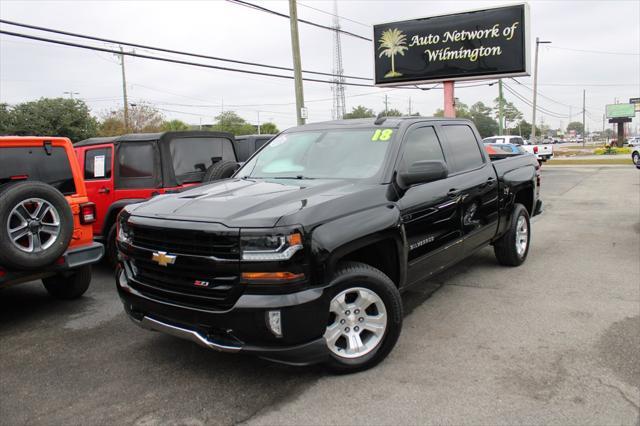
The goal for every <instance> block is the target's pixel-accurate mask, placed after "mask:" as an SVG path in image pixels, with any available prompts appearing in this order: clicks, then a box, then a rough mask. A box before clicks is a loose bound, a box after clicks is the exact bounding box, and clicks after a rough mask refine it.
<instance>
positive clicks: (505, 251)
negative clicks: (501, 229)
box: [493, 203, 531, 266]
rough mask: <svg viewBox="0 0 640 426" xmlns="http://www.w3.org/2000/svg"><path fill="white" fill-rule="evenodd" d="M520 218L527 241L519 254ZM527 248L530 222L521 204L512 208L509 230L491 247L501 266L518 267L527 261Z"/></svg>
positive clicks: (529, 245) (529, 243)
mask: <svg viewBox="0 0 640 426" xmlns="http://www.w3.org/2000/svg"><path fill="white" fill-rule="evenodd" d="M521 217H522V218H524V219H523V220H524V223H526V227H527V229H526V235H527V241H526V247H525V248H524V250H523V251H521V252H519V251H518V247H517V246H518V241H517V240H519V238H518V221H519V220H520V218H521ZM529 247H531V222H530V220H529V213H528V212H527V209H526V208H525V207H524V206H523V205H522V204H518V203H516V204H515V205H514V206H513V212H512V213H511V222H510V224H509V229H507V231H506V232H505V234H504V235H503V236H502V237H500V239H499V240H498V241H496V242H495V244H494V245H493V251H494V253H495V255H496V258H497V259H498V262H499V263H500V264H501V265H505V266H520V265H522V264H523V263H524V261H525V260H526V259H527V255H528V254H529Z"/></svg>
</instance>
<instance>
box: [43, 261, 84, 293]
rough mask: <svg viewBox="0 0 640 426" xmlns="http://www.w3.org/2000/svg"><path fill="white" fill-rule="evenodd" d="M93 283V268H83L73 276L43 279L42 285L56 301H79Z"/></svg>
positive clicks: (74, 272) (66, 275) (64, 275)
mask: <svg viewBox="0 0 640 426" xmlns="http://www.w3.org/2000/svg"><path fill="white" fill-rule="evenodd" d="M90 283H91V266H90V265H88V266H83V267H81V268H80V269H77V270H75V271H73V273H72V274H70V275H68V274H58V275H54V276H53V277H49V278H43V279H42V284H44V288H46V289H47V291H48V292H49V294H50V295H51V296H53V297H55V298H56V299H66V300H68V299H77V298H78V297H80V296H82V295H83V294H84V293H85V292H86V291H87V289H88V288H89V284H90Z"/></svg>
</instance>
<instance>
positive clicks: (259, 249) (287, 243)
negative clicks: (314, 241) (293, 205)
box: [241, 232, 302, 262]
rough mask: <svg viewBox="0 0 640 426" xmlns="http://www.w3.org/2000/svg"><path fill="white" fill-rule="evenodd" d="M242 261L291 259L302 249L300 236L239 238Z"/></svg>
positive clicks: (268, 235) (267, 235) (273, 235)
mask: <svg viewBox="0 0 640 426" xmlns="http://www.w3.org/2000/svg"><path fill="white" fill-rule="evenodd" d="M241 241H242V260H246V261H253V262H261V261H269V260H287V259H291V256H293V255H294V254H295V253H296V252H297V251H298V250H301V249H302V234H300V233H299V232H293V233H290V234H288V235H287V234H285V235H283V234H265V235H246V236H242V237H241Z"/></svg>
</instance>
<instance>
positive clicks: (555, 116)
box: [503, 82, 569, 118]
mask: <svg viewBox="0 0 640 426" xmlns="http://www.w3.org/2000/svg"><path fill="white" fill-rule="evenodd" d="M503 87H504V88H505V89H506V90H507V91H508V92H509V93H511V94H512V95H513V96H515V97H516V98H518V99H520V100H521V101H522V102H524V103H525V104H527V105H529V106H530V107H533V102H531V101H530V100H528V99H527V98H525V97H524V96H523V95H521V94H520V93H518V92H516V91H515V90H514V89H513V88H511V87H510V86H509V85H508V84H506V83H504V82H503ZM536 111H540V112H541V113H543V114H547V115H550V116H552V117H554V118H568V117H569V116H568V115H563V114H560V113H557V112H553V111H550V110H547V109H546V108H542V107H541V106H539V105H536Z"/></svg>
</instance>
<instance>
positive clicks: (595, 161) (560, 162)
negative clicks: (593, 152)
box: [543, 158, 633, 167]
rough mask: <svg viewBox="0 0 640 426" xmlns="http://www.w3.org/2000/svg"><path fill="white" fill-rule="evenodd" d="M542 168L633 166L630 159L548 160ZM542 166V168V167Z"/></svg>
mask: <svg viewBox="0 0 640 426" xmlns="http://www.w3.org/2000/svg"><path fill="white" fill-rule="evenodd" d="M543 164H544V166H547V165H548V166H566V165H576V166H577V165H613V164H623V165H625V166H626V165H633V160H631V158H611V159H606V158H603V159H599V158H593V159H583V160H557V159H553V160H549V161H547V162H546V163H543ZM544 166H543V167H544Z"/></svg>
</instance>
